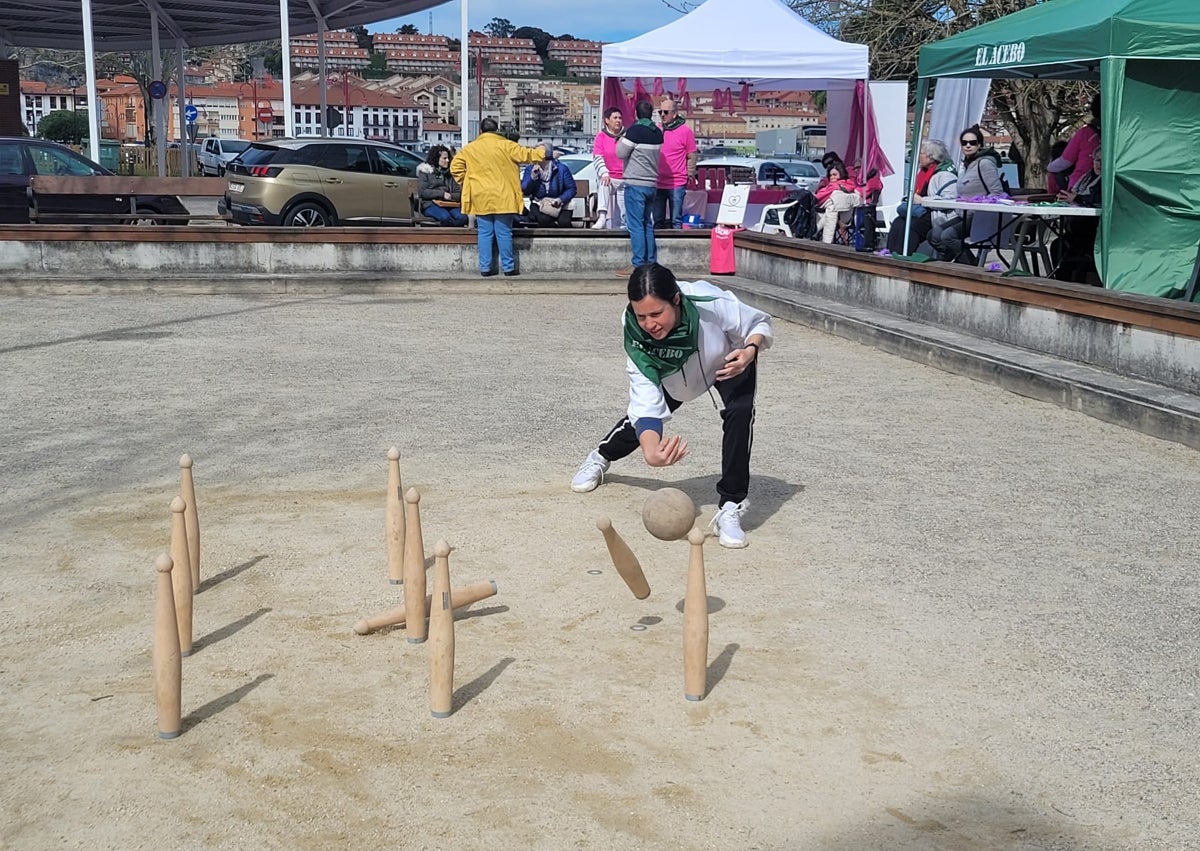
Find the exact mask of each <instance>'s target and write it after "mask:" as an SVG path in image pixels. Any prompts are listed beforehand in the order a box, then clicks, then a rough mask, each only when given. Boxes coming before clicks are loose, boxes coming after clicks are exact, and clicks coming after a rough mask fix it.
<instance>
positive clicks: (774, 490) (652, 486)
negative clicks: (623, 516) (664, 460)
mask: <svg viewBox="0 0 1200 851" xmlns="http://www.w3.org/2000/svg"><path fill="white" fill-rule="evenodd" d="M720 478H721V477H720V476H719V475H717V474H713V475H711V476H695V477H693V478H690V479H680V480H679V481H676V482H668V481H663V480H662V479H651V478H648V477H646V476H627V475H621V474H620V473H613V472H611V471H610V472H609V473H606V474H605V476H604V481H605V483H606V484H619V485H628V486H629V487H632V488H640V489H642V490H644V491H646V496H649V495H650V494H651V493H652V492H653V491H656V490H659V489H661V488H678V489H679V490H681V491H683V492H684V493H686V494H687V495H688V496H689V497H691V500H692V502H694V503H696V505H697V506H700V505H704V504H705V503H709V504H715V503H716V501H717V480H718V479H720ZM803 492H804V485H802V484H796V483H793V482H785V481H784V480H783V479H779V478H776V477H775V476H759V475H756V474H751V476H750V496H749V497H748V499H749V501H750V508H749V510H748V511H747V512H746V513H745V515H743V516H742V528H744V529H757V528H758V527H759V526H761V525H762V524H763V523H765V522H766V521H767V520H768V519H770V518H771V517H773V516H774V515H775V513H776V512H778V511H779V509H780V508H782V507H783V506H784V505H786V504H787V503H788V502H790V501H791V499H792V497H794V496H795V495H796V494H799V493H803Z"/></svg>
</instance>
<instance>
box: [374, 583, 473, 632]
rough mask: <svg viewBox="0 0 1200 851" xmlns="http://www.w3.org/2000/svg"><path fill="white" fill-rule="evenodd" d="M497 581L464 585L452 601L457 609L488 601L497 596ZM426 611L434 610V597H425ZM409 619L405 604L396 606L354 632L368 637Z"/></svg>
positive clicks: (457, 590) (459, 588)
mask: <svg viewBox="0 0 1200 851" xmlns="http://www.w3.org/2000/svg"><path fill="white" fill-rule="evenodd" d="M496 591H497V588H496V580H495V579H484V580H483V581H481V582H472V583H471V584H470V585H463V586H460V587H458V588H455V589H453V590H452V591H451V592H450V599H451V600H453V601H454V608H455V609H462V608H465V607H466V606H469V605H471V604H472V603H478V602H479V601H480V600H486V599H487V598H488V597H494V596H495V595H496ZM425 610H426V611H432V610H433V595H432V594H426V595H425ZM407 618H408V612H407V611H405V607H404V604H400V605H399V606H396V607H395V608H394V609H388V610H387V611H383V612H380V613H379V614H377V615H371V616H370V617H367V618H363V619H362V620H360V621H359V622H358V623H356V624H355V625H354V631H355V632H357V633H358V634H359V635H368V634H370V633H372V632H374V631H375V630H377V629H382V628H383V627H385V626H404V622H405V620H407Z"/></svg>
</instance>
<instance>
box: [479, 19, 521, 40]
mask: <svg viewBox="0 0 1200 851" xmlns="http://www.w3.org/2000/svg"><path fill="white" fill-rule="evenodd" d="M515 29H516V27H514V26H513V25H512V21H510V20H509V19H508V18H492V20H491V21H490V22H489V23H488V24H487V26H485V27H484V28H483V31H484V32H485V33H487V34H488V35H490V36H491V37H492V38H512V37H513V30H515Z"/></svg>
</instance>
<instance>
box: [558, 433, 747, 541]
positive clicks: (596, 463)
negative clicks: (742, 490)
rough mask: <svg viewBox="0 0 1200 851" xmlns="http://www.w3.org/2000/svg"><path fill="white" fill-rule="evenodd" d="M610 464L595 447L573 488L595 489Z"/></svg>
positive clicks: (576, 478)
mask: <svg viewBox="0 0 1200 851" xmlns="http://www.w3.org/2000/svg"><path fill="white" fill-rule="evenodd" d="M608 465H609V460H608V459H607V458H605V457H604V456H603V455H601V454H600V453H599V452H597V451H596V450H595V449H593V450H592V451H591V452H589V453H588V457H587V459H586V460H585V461H584V462H583V463H582V464H580V465H579V472H578V473H576V474H575V478H573V479H571V490H573V491H575V493H587V492H588V491H594V490H595V489H596V487H597V486H598V485H599V484H600V483H601V482H603V481H604V473H605V472H606V471H607V470H608ZM743 546H744V545H743Z"/></svg>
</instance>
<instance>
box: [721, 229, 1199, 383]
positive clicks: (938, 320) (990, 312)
mask: <svg viewBox="0 0 1200 851" xmlns="http://www.w3.org/2000/svg"><path fill="white" fill-rule="evenodd" d="M736 260H737V268H738V275H739V276H743V277H748V278H753V279H755V280H758V281H762V282H764V283H768V284H773V285H775V286H779V287H784V288H786V289H791V290H795V291H796V292H800V293H811V294H813V295H817V296H821V297H823V298H828V299H830V300H832V301H837V302H842V303H844V304H854V305H861V306H863V307H868V308H871V309H874V310H882V311H886V312H888V313H892V314H896V315H898V316H903V317H905V318H907V319H911V320H914V321H917V322H925V323H928V324H931V325H937V326H941V327H943V328H950V329H952V330H955V331H961V332H963V333H966V334H971V335H974V336H978V337H983V338H985V339H992V340H996V341H999V342H1001V343H1008V344H1010V345H1014V346H1020V347H1022V348H1025V349H1031V350H1033V351H1037V352H1043V353H1045V354H1048V355H1052V356H1054V357H1059V358H1064V359H1066V360H1071V361H1076V362H1079V363H1086V364H1091V365H1093V366H1096V367H1098V368H1100V369H1104V370H1108V371H1110V372H1114V373H1116V374H1118V375H1125V376H1129V377H1132V378H1139V379H1143V380H1147V381H1153V382H1155V383H1157V384H1162V385H1165V386H1167V387H1173V388H1176V389H1179V390H1183V391H1185V392H1187V393H1200V339H1197V338H1195V337H1185V336H1182V335H1177V334H1171V333H1167V332H1162V331H1156V330H1153V329H1150V328H1141V327H1132V326H1129V325H1125V324H1122V323H1118V322H1110V321H1106V320H1103V319H1096V318H1092V317H1087V316H1080V315H1078V314H1075V313H1070V312H1066V311H1058V310H1053V309H1049V308H1045V307H1040V306H1036V305H1029V304H1019V303H1014V302H1011V301H1005V300H1002V299H999V298H995V297H990V296H987V295H979V294H975V293H971V292H963V291H960V290H954V289H947V288H945V287H938V286H930V285H928V284H923V283H919V282H914V281H910V280H908V279H906V278H902V277H899V276H897V275H889V274H888V271H889V269H890V268H892V267H890V266H889V265H887V264H883V263H881V264H879V269H878V270H874V269H873V270H872V271H871V272H866V271H859V270H857V269H851V268H845V267H842V266H838V265H836V258H834V257H831V258H830V261H829V262H819V261H815V260H797V259H793V258H789V257H780V256H774V255H771V254H765V253H762V252H758V251H755V250H753V249H751V248H746V247H742V246H739V247H738V248H737V249H736Z"/></svg>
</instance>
